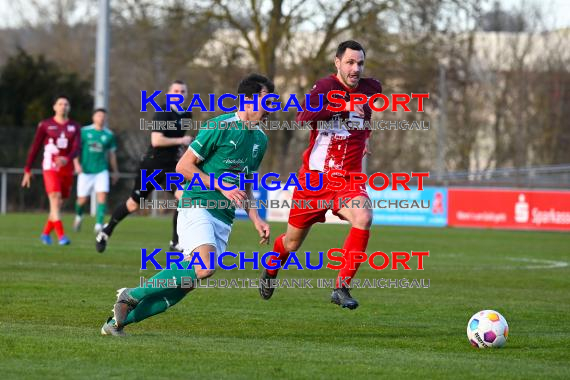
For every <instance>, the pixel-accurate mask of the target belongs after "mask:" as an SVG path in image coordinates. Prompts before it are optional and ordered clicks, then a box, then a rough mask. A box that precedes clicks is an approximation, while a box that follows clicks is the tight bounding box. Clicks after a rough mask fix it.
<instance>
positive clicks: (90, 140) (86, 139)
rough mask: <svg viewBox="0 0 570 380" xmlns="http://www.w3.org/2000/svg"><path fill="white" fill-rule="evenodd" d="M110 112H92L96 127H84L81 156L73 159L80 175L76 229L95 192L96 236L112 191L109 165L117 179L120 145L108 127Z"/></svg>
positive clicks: (78, 227) (102, 110)
mask: <svg viewBox="0 0 570 380" xmlns="http://www.w3.org/2000/svg"><path fill="white" fill-rule="evenodd" d="M106 116H107V111H106V110H105V109H103V108H98V109H96V110H95V111H93V124H91V125H88V126H85V127H83V128H81V155H80V156H79V157H76V158H75V159H74V164H75V171H76V172H77V173H78V176H77V202H76V203H75V222H74V223H73V229H74V230H75V231H79V229H80V228H81V221H82V219H83V208H84V207H85V204H86V203H87V198H88V197H89V196H90V195H91V193H92V192H93V190H95V193H96V196H97V213H96V223H95V233H98V232H99V231H101V229H102V228H103V219H104V217H105V209H106V200H107V193H108V192H109V164H110V165H111V170H112V176H113V184H114V183H115V182H117V180H118V178H119V177H118V174H119V172H118V168H117V156H116V155H115V150H116V149H117V142H116V140H115V135H114V134H113V132H111V130H110V129H109V128H106V127H105V119H106Z"/></svg>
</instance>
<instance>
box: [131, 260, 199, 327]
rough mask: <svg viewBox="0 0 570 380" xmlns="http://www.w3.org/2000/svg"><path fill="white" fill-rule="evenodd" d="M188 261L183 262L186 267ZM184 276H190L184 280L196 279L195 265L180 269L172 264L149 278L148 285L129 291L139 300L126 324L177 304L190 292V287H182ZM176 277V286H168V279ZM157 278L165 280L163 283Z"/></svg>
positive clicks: (186, 281)
mask: <svg viewBox="0 0 570 380" xmlns="http://www.w3.org/2000/svg"><path fill="white" fill-rule="evenodd" d="M188 263H189V262H188V261H185V262H183V263H182V266H184V267H186V266H187V265H188ZM182 277H188V279H185V280H184V282H185V283H188V281H189V280H190V279H191V281H194V280H196V270H195V269H194V267H192V268H190V269H178V267H177V266H176V264H174V263H173V264H171V265H170V269H163V270H161V271H160V272H158V273H157V274H155V275H154V276H152V277H151V278H150V279H149V280H147V284H148V285H147V286H148V287H138V288H134V289H132V290H131V291H130V292H129V295H130V296H131V297H133V298H134V299H136V300H138V301H139V303H138V304H137V306H136V307H135V308H134V309H133V310H131V312H130V313H129V314H128V315H127V318H126V319H125V325H128V324H130V323H134V322H140V321H142V320H144V319H147V318H149V317H152V316H153V315H156V314H159V313H162V312H165V311H166V309H168V308H169V307H171V306H174V305H176V304H177V303H178V302H179V301H180V300H181V299H182V298H184V296H185V295H186V293H187V292H188V290H189V289H182V288H181V287H180V286H181V284H182ZM171 279H175V280H176V285H177V287H176V288H169V287H167V285H166V284H167V283H166V281H168V280H171ZM157 280H163V281H164V282H162V283H163V285H159V284H160V283H159V282H158V281H157Z"/></svg>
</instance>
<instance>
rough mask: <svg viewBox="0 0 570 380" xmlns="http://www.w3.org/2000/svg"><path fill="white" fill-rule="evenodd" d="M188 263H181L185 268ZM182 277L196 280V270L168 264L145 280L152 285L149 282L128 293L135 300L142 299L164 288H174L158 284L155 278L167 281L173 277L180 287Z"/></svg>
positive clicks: (158, 292) (156, 293) (159, 292)
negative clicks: (145, 285)
mask: <svg viewBox="0 0 570 380" xmlns="http://www.w3.org/2000/svg"><path fill="white" fill-rule="evenodd" d="M188 263H189V262H188V261H184V262H182V263H181V264H182V266H183V267H185V268H186V266H187V265H188ZM182 277H190V278H191V279H192V281H193V280H196V270H195V269H194V267H192V268H190V269H178V267H177V266H176V264H175V263H173V264H171V265H170V269H163V270H161V271H160V272H158V273H157V274H155V275H154V276H152V277H151V278H150V279H149V280H147V283H148V282H150V281H152V285H151V284H149V285H147V287H144V288H141V287H138V288H134V289H133V290H131V291H130V292H129V295H130V296H131V297H133V298H134V299H136V300H139V301H142V300H143V298H145V297H148V296H154V295H158V294H161V293H162V292H163V291H164V290H168V289H174V288H167V287H166V284H165V285H164V286H159V285H158V281H157V280H160V279H163V280H164V281H168V280H170V279H175V280H176V285H177V286H178V287H180V285H181V284H182ZM185 282H188V279H186V280H185Z"/></svg>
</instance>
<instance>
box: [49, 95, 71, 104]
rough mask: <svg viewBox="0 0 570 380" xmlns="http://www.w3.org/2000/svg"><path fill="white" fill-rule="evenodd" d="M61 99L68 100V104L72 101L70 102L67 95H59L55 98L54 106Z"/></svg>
mask: <svg viewBox="0 0 570 380" xmlns="http://www.w3.org/2000/svg"><path fill="white" fill-rule="evenodd" d="M59 99H65V100H67V102H68V103H71V101H70V100H69V98H68V97H67V95H64V94H58V95H56V96H55V97H54V98H53V103H52V104H55V103H57V101H58V100H59Z"/></svg>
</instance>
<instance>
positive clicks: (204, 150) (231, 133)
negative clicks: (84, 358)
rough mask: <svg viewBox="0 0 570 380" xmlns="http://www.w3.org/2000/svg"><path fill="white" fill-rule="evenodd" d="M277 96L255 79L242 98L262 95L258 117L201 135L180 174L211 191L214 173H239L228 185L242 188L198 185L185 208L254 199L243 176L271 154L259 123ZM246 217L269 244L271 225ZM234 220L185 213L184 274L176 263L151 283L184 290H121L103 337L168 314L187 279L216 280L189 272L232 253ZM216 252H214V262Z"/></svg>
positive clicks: (236, 119) (229, 118) (221, 213)
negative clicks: (195, 259) (265, 100)
mask: <svg viewBox="0 0 570 380" xmlns="http://www.w3.org/2000/svg"><path fill="white" fill-rule="evenodd" d="M273 90H274V86H273V83H272V82H271V81H270V80H269V79H267V78H265V77H264V76H261V75H258V74H251V75H249V76H248V77H246V78H245V79H243V80H242V81H241V82H240V84H239V86H238V93H240V94H245V96H246V98H249V99H252V98H253V94H259V98H258V104H257V106H258V107H257V108H258V110H257V111H254V110H253V108H254V107H253V105H251V104H247V105H245V106H244V111H238V112H234V113H230V114H225V115H221V116H218V117H216V118H214V119H212V120H211V121H214V122H216V125H217V126H219V125H220V124H221V122H226V123H232V122H233V123H235V125H236V126H237V128H234V129H221V128H216V129H204V130H201V131H200V132H199V133H198V135H197V136H196V139H195V140H194V141H193V142H192V143H191V144H190V147H189V148H188V150H187V151H186V153H185V154H184V156H183V157H182V158H181V159H180V161H179V162H178V165H177V166H176V171H177V172H178V173H181V174H182V175H183V176H184V178H185V179H186V180H191V179H192V178H193V177H194V175H195V174H198V175H199V176H200V178H201V179H202V181H203V183H204V184H207V187H208V188H209V187H210V177H209V174H210V173H213V174H214V177H216V178H218V177H219V176H220V175H221V174H222V173H234V174H236V177H237V178H236V179H235V180H233V179H231V178H228V181H227V182H226V181H224V182H226V183H225V185H226V186H228V187H229V186H231V185H232V184H234V185H237V186H236V188H234V189H233V190H223V189H221V188H220V187H219V185H218V183H217V181H216V183H215V188H216V190H212V191H202V190H201V189H200V188H199V187H198V186H197V185H194V186H192V187H189V186H190V185H192V184H193V182H188V185H187V188H186V190H185V191H184V194H183V196H182V199H181V201H180V204H181V205H182V204H184V202H183V201H184V199H185V198H192V200H194V201H196V202H201V203H202V202H204V203H205V202H207V200H211V199H214V200H229V201H235V202H241V201H245V200H246V199H254V198H253V195H252V191H251V186H250V184H247V185H248V186H247V187H246V189H247V190H246V191H241V190H239V174H240V173H244V174H246V176H249V177H251V174H252V173H253V172H255V171H257V170H258V168H259V165H260V164H261V160H262V159H263V155H264V154H265V150H266V149H267V136H265V133H264V132H263V131H262V130H261V129H260V128H257V127H255V122H258V121H260V120H261V119H262V118H263V117H264V116H265V114H266V111H265V110H263V108H262V107H261V98H262V97H263V96H265V95H266V94H268V93H272V92H273ZM246 121H247V122H249V123H247V125H244V124H242V123H243V122H246ZM252 126H253V128H252ZM246 212H247V214H248V216H249V218H250V219H251V221H252V222H253V224H254V226H255V229H256V230H257V232H258V233H259V236H260V238H261V241H260V243H261V244H263V243H269V225H268V224H267V223H265V222H264V221H263V220H262V219H261V218H260V217H259V215H258V213H257V210H256V209H246ZM234 217H235V209H233V208H228V209H205V208H194V207H192V208H179V212H178V235H179V238H180V244H181V245H182V248H183V249H184V251H183V252H184V256H185V260H187V261H186V262H183V263H182V264H183V265H182V267H183V268H179V267H178V266H177V265H176V263H175V264H172V265H171V266H170V269H164V270H162V271H161V272H159V273H157V274H156V275H155V276H153V277H152V278H151V279H150V280H151V281H154V283H157V280H172V279H174V280H175V281H176V284H177V285H178V287H176V288H167V287H160V286H152V285H150V286H149V287H138V288H123V289H119V291H118V293H117V302H116V303H115V305H114V307H113V316H112V317H109V319H108V320H107V322H106V323H105V324H104V325H103V327H102V328H101V333H102V334H103V335H115V336H121V335H125V333H124V332H123V328H124V327H125V326H126V325H129V324H131V323H135V322H140V321H142V320H144V319H146V318H149V317H151V316H153V315H155V314H158V313H162V312H164V311H166V310H167V309H168V308H169V307H170V306H173V305H175V304H176V303H178V302H179V301H180V300H181V299H182V298H184V296H185V295H186V294H187V293H188V292H189V291H190V290H191V288H182V287H181V286H180V285H181V281H182V278H183V277H185V278H191V279H193V280H196V279H204V278H207V277H210V276H212V275H213V274H214V272H215V269H204V268H202V267H200V266H198V267H191V268H189V269H188V268H187V267H188V261H190V260H191V259H192V255H193V254H194V252H197V253H198V254H199V255H200V258H201V260H202V261H203V262H204V264H205V267H206V268H210V261H211V260H214V262H215V260H216V255H219V254H221V253H223V252H224V251H225V250H226V246H227V243H228V239H229V236H230V232H231V228H232V223H233V220H234ZM210 252H213V255H212V257H211V256H210ZM214 267H215V266H214Z"/></svg>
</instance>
